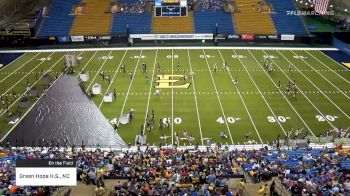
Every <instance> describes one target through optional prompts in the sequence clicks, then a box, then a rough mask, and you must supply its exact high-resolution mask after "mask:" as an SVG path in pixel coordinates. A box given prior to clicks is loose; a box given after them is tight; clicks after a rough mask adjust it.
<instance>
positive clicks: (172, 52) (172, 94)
mask: <svg viewBox="0 0 350 196" xmlns="http://www.w3.org/2000/svg"><path fill="white" fill-rule="evenodd" d="M171 75H174V49H171ZM171 145H174V88H171ZM178 145H179V144H178Z"/></svg>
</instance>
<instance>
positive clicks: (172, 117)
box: [171, 49, 174, 145]
mask: <svg viewBox="0 0 350 196" xmlns="http://www.w3.org/2000/svg"><path fill="white" fill-rule="evenodd" d="M171 75H174V49H171ZM171 145H174V88H171Z"/></svg>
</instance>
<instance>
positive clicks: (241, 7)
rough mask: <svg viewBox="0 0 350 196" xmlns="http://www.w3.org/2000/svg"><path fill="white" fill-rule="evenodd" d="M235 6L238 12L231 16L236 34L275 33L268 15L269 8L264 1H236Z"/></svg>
mask: <svg viewBox="0 0 350 196" xmlns="http://www.w3.org/2000/svg"><path fill="white" fill-rule="evenodd" d="M236 6H237V8H238V11H237V12H235V13H234V15H233V16H234V21H235V23H236V26H237V31H238V33H253V34H276V33H277V32H276V29H275V26H274V24H273V21H272V19H271V16H270V14H269V6H268V5H266V3H265V2H264V1H258V0H236Z"/></svg>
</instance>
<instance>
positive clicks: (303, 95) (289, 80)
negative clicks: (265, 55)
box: [275, 50, 338, 130]
mask: <svg viewBox="0 0 350 196" xmlns="http://www.w3.org/2000/svg"><path fill="white" fill-rule="evenodd" d="M277 52H278V53H279V54H280V55H281V56H282V57H283V58H284V59H285V60H286V61H287V62H288V63H290V64H292V62H290V60H289V59H287V58H286V57H285V56H284V55H283V54H281V53H280V52H279V51H278V50H277ZM275 65H276V67H278V69H281V68H280V67H279V66H278V64H276V63H275ZM282 73H283V74H284V75H285V76H286V77H287V78H288V80H289V81H293V80H292V79H291V78H290V77H289V76H288V75H287V74H286V73H285V72H283V71H282ZM296 87H297V89H298V91H299V92H301V94H302V95H303V96H304V97H305V98H306V99H307V100H308V101H309V103H310V104H311V105H312V106H313V107H314V108H315V109H316V110H317V112H318V113H319V114H320V115H322V116H323V117H324V119H325V120H326V121H327V122H328V124H329V125H330V126H331V127H332V128H333V129H335V130H338V128H336V127H335V126H334V125H333V124H332V123H331V122H330V121H329V120H328V119H327V118H326V117H325V116H326V115H324V114H323V113H322V112H321V111H320V110H319V109H318V108H317V107H316V106H315V104H314V103H313V102H312V101H311V100H310V99H309V98H308V97H307V96H306V95H305V93H304V92H303V91H301V90H300V88H299V87H298V85H296Z"/></svg>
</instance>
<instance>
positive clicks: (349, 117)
mask: <svg viewBox="0 0 350 196" xmlns="http://www.w3.org/2000/svg"><path fill="white" fill-rule="evenodd" d="M292 52H293V51H292ZM278 53H279V54H281V55H282V56H283V57H284V58H285V56H284V55H283V54H282V53H281V52H280V51H278ZM293 54H295V53H294V52H293ZM288 61H289V60H288ZM303 61H304V60H303ZM304 62H305V61H304ZM289 63H291V62H290V61H289ZM291 65H292V66H293V67H294V68H295V69H296V70H299V69H298V68H297V67H296V66H295V65H294V64H293V63H291ZM299 72H300V71H299ZM300 73H301V75H303V77H304V78H305V79H306V80H308V81H309V82H310V83H311V84H312V85H313V86H314V87H315V88H316V89H317V90H318V91H320V92H321V94H322V95H323V96H324V97H326V98H327V99H328V100H329V101H330V102H331V103H332V104H333V105H334V106H335V107H336V108H338V110H339V111H340V112H341V113H343V114H344V115H345V116H346V117H347V118H348V119H350V116H349V115H348V114H346V112H344V111H343V110H342V109H340V107H339V106H338V105H337V104H336V103H334V102H333V101H332V100H331V99H330V98H329V97H328V96H327V95H326V94H325V93H323V91H321V89H319V88H318V87H317V86H316V85H315V84H314V83H313V82H312V81H311V80H310V79H309V78H308V77H306V76H305V75H304V73H302V72H300Z"/></svg>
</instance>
